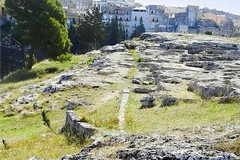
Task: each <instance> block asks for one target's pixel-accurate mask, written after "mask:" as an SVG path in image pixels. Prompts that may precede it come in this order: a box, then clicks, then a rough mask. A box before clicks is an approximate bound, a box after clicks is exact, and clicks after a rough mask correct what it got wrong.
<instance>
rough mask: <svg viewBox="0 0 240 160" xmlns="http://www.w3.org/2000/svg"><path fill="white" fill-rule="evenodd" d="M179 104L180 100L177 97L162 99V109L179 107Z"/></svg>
mask: <svg viewBox="0 0 240 160" xmlns="http://www.w3.org/2000/svg"><path fill="white" fill-rule="evenodd" d="M178 102H179V100H178V98H176V97H172V96H168V97H164V98H163V99H162V105H161V106H162V107H167V106H174V105H177V104H178Z"/></svg>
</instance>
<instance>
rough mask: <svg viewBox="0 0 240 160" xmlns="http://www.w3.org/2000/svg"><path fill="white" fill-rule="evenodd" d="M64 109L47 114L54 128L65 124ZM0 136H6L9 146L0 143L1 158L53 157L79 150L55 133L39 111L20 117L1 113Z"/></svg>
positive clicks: (56, 128)
mask: <svg viewBox="0 0 240 160" xmlns="http://www.w3.org/2000/svg"><path fill="white" fill-rule="evenodd" d="M64 116H65V113H64V111H54V112H52V113H50V114H49V118H50V119H51V120H52V121H51V124H52V127H53V128H54V130H58V129H59V128H60V127H62V126H63V124H64V118H63V117H64ZM0 128H1V129H0V137H1V139H2V138H3V139H4V140H6V142H7V144H8V145H9V147H10V148H9V149H8V150H6V149H4V147H3V145H2V144H1V145H0V155H1V159H9V160H13V159H19V160H20V159H28V158H30V157H32V156H37V157H41V158H45V159H56V158H60V157H62V156H65V155H66V154H74V153H77V152H78V151H79V148H80V147H79V146H74V145H68V143H67V140H66V139H65V137H64V136H63V135H54V134H53V133H52V132H51V131H50V130H49V129H48V128H47V127H45V126H44V125H43V123H42V121H41V115H40V114H38V115H36V116H34V117H29V118H21V117H19V116H15V117H8V118H6V117H3V115H0Z"/></svg>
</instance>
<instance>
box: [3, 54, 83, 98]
mask: <svg viewBox="0 0 240 160" xmlns="http://www.w3.org/2000/svg"><path fill="white" fill-rule="evenodd" d="M86 57H87V56H86V55H81V56H73V57H72V59H71V61H67V62H64V63H61V62H58V61H49V60H44V61H42V62H40V63H37V64H35V65H34V66H33V68H32V70H25V69H23V70H19V71H16V72H13V73H11V74H9V75H8V76H6V77H5V78H4V79H3V80H1V81H0V94H1V93H4V92H7V91H11V90H12V89H17V88H19V87H22V86H24V85H27V84H31V83H36V82H40V81H42V80H44V79H47V78H50V77H52V76H53V75H56V74H57V73H59V72H62V71H64V70H67V69H69V68H70V67H72V66H73V65H75V64H77V63H78V62H81V61H84V60H86Z"/></svg>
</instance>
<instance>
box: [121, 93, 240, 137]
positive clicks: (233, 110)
mask: <svg viewBox="0 0 240 160" xmlns="http://www.w3.org/2000/svg"><path fill="white" fill-rule="evenodd" d="M141 98H142V95H136V94H134V93H131V94H130V97H129V102H128V104H127V106H126V111H125V114H126V124H125V129H126V131H127V132H130V133H152V132H167V131H170V130H171V129H175V128H194V127H198V126H206V125H211V124H220V125H224V124H231V123H239V122H240V119H239V116H240V108H239V104H238V103H233V104H218V103H217V102H213V101H207V100H206V101H204V102H199V103H193V104H187V103H183V102H180V103H179V105H178V106H172V107H165V108H161V107H160V104H159V103H157V106H156V107H154V108H151V109H140V107H141V103H140V101H139V100H140V99H141Z"/></svg>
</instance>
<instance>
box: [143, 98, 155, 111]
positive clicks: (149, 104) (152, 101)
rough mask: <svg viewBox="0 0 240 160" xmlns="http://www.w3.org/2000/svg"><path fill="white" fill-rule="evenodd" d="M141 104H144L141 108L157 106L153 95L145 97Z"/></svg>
mask: <svg viewBox="0 0 240 160" xmlns="http://www.w3.org/2000/svg"><path fill="white" fill-rule="evenodd" d="M140 102H141V103H142V106H141V108H152V107H154V106H155V98H154V97H153V96H151V95H149V96H146V97H143V98H142V99H141V100H140Z"/></svg>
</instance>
